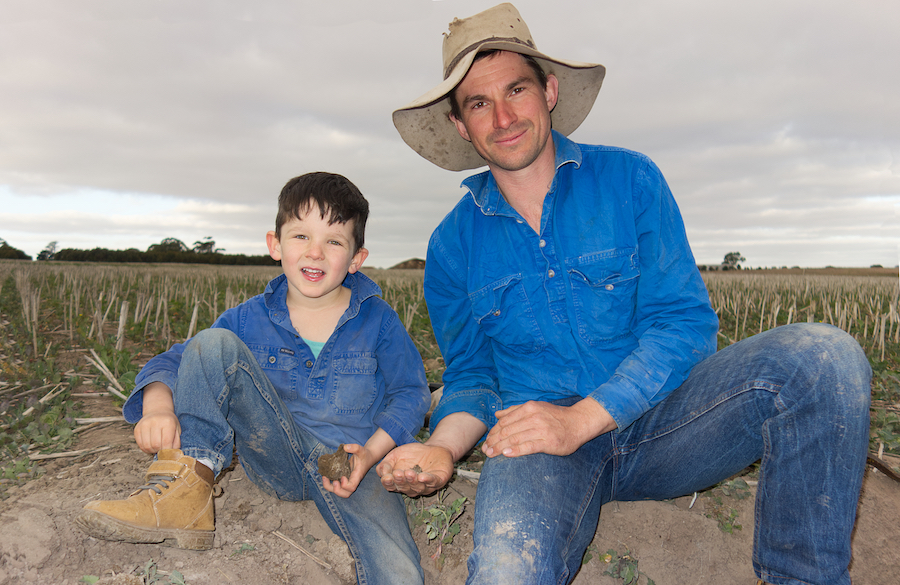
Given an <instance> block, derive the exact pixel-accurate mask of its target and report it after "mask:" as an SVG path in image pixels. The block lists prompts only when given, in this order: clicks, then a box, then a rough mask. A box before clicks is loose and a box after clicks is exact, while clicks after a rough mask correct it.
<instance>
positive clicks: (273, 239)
mask: <svg viewBox="0 0 900 585" xmlns="http://www.w3.org/2000/svg"><path fill="white" fill-rule="evenodd" d="M266 246H268V247H269V256H271V257H272V260H275V261H276V262H280V261H281V242H279V241H278V236H276V235H275V232H272V231H269V232H266Z"/></svg>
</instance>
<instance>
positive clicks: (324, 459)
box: [319, 443, 351, 481]
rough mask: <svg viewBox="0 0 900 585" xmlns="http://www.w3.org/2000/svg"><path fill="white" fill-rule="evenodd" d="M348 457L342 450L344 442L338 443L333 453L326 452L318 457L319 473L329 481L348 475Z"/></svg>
mask: <svg viewBox="0 0 900 585" xmlns="http://www.w3.org/2000/svg"><path fill="white" fill-rule="evenodd" d="M350 471H351V469H350V459H349V458H348V455H347V452H346V451H344V444H343V443H341V444H340V445H338V448H337V451H335V452H334V453H326V454H325V455H322V456H321V457H319V473H320V474H321V475H323V476H324V477H327V478H328V479H330V480H331V481H337V480H339V479H341V478H342V477H350Z"/></svg>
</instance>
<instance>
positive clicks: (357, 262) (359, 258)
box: [347, 248, 369, 274]
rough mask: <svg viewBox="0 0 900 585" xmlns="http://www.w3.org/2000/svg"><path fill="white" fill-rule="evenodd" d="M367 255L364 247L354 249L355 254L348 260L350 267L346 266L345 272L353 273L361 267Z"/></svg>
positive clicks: (367, 252)
mask: <svg viewBox="0 0 900 585" xmlns="http://www.w3.org/2000/svg"><path fill="white" fill-rule="evenodd" d="M368 257H369V251H368V250H366V249H365V248H360V249H359V250H357V251H356V254H354V255H353V260H352V261H351V262H350V267H349V268H347V272H349V273H350V274H353V273H354V272H356V271H357V270H359V269H360V268H362V265H363V262H365V261H366V258H368Z"/></svg>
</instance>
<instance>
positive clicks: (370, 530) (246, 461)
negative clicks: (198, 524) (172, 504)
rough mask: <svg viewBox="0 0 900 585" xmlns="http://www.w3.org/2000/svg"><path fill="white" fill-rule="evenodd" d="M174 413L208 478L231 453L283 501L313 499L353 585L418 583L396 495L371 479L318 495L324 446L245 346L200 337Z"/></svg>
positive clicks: (181, 375) (187, 358)
mask: <svg viewBox="0 0 900 585" xmlns="http://www.w3.org/2000/svg"><path fill="white" fill-rule="evenodd" d="M174 398H175V412H176V414H177V415H178V420H179V422H180V423H181V445H182V451H183V452H184V453H185V455H188V456H190V457H194V458H197V459H200V458H207V459H210V460H212V461H213V464H214V466H215V470H214V471H215V472H216V474H218V473H219V471H221V470H222V469H223V468H224V467H226V466H228V465H229V464H230V463H231V458H232V449H233V447H235V446H236V447H237V453H238V459H239V460H240V462H241V465H242V466H243V467H244V470H245V471H246V472H247V476H248V477H249V478H250V479H251V480H253V482H254V483H255V484H256V485H258V486H259V487H260V488H262V489H263V490H264V491H266V492H268V493H270V494H273V495H275V496H277V497H278V498H279V499H282V500H291V501H299V500H312V501H314V502H315V504H316V507H317V508H318V509H319V512H321V514H322V517H323V518H325V521H326V522H327V523H328V526H329V527H330V528H331V530H333V531H334V533H335V534H337V535H339V536H340V537H341V538H342V539H344V541H345V542H346V543H347V545H348V546H349V548H350V554H352V555H353V559H354V560H355V561H356V573H357V581H358V582H359V583H360V585H383V584H386V583H395V584H397V585H407V584H416V583H422V582H423V581H424V576H423V571H422V567H421V564H420V561H419V551H418V548H417V547H416V544H415V541H414V540H413V538H412V535H411V534H410V531H409V524H408V520H407V516H406V507H405V505H404V503H403V499H402V497H401V496H400V494H396V493H390V492H388V491H386V490H385V489H384V487H383V486H382V485H381V480H380V479H379V477H378V475H377V474H376V473H375V468H374V467H373V468H372V469H370V470H369V473H368V474H367V475H366V476H365V478H364V479H363V481H362V482H361V483H360V485H359V487H358V488H357V489H356V491H355V492H354V493H353V495H351V496H350V497H349V498H341V497H339V496H335V495H334V494H332V493H330V492H328V491H326V490H325V488H324V487H323V486H322V476H321V475H319V471H318V458H319V455H322V454H323V453H329V452H331V451H333V450H334V449H335V447H337V445H330V446H326V445H323V444H322V443H320V442H319V441H317V440H316V439H315V438H314V437H313V436H312V434H310V433H309V432H307V431H305V430H303V429H301V428H300V427H299V426H297V424H296V423H295V422H294V420H293V418H292V417H291V415H290V413H289V412H288V410H287V407H286V406H285V405H284V402H282V400H281V398H280V397H279V396H278V393H277V392H276V391H275V389H274V388H273V387H272V384H271V383H270V382H269V379H268V378H267V377H266V375H265V373H264V372H263V371H262V369H261V368H260V367H259V364H258V363H257V361H256V359H255V358H254V357H253V354H252V353H251V352H250V350H249V349H248V348H247V346H246V345H244V343H243V342H242V341H241V340H240V339H239V338H238V337H237V336H236V335H235V334H234V333H232V332H231V331H228V330H226V329H208V330H206V331H202V332H200V333H198V334H197V335H196V336H195V337H194V339H193V340H192V341H191V343H190V344H189V345H188V346H187V348H186V349H185V351H184V355H183V356H182V361H181V366H180V367H179V369H178V385H177V388H176V389H175V392H174Z"/></svg>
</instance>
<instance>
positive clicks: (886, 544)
mask: <svg viewBox="0 0 900 585" xmlns="http://www.w3.org/2000/svg"><path fill="white" fill-rule="evenodd" d="M108 401H109V399H108V398H97V399H89V400H88V404H86V408H87V409H88V410H90V411H91V412H92V413H94V414H95V415H96V416H102V415H106V414H109V412H110V411H111V410H112V412H115V411H114V409H112V407H111V405H110V404H109V403H108ZM76 448H77V449H89V450H90V449H103V450H100V451H96V452H92V453H86V454H84V455H82V456H80V457H77V458H75V457H67V458H60V459H54V460H48V461H49V462H48V463H46V465H44V469H45V473H44V475H43V476H42V477H41V478H39V479H36V480H33V481H31V482H28V483H27V484H25V485H23V486H21V487H17V488H16V487H14V488H11V489H10V490H9V498H8V499H6V500H4V501H3V502H0V515H2V518H3V520H2V526H3V529H2V531H0V585H12V584H14V583H15V584H18V583H35V584H47V585H63V584H70V585H75V584H76V583H79V582H80V580H81V579H82V577H84V576H86V575H94V576H97V577H101V578H103V579H102V580H101V581H100V583H140V582H150V580H151V579H150V578H149V577H150V576H151V575H153V576H156V577H161V580H159V581H157V582H158V583H177V582H178V580H177V578H178V574H177V573H175V571H177V572H178V573H180V574H181V575H183V578H184V582H185V583H188V584H189V585H213V584H216V585H218V584H221V583H253V584H255V583H265V584H268V583H292V584H295V583H316V585H343V584H347V583H355V576H354V573H353V568H352V565H351V561H350V556H349V554H348V552H347V549H346V546H345V545H344V544H343V543H342V542H341V541H340V539H338V538H337V537H336V536H334V535H333V534H331V532H330V530H329V529H328V527H327V526H326V524H325V522H324V521H323V520H322V518H321V517H320V516H319V514H318V511H317V510H316V509H315V506H314V505H313V504H312V503H310V502H299V503H297V502H281V501H278V500H275V499H273V498H271V497H269V496H267V495H265V494H263V493H262V492H261V491H260V490H259V489H257V488H256V486H254V485H253V484H252V483H251V482H250V481H249V480H248V479H247V477H246V476H245V475H244V473H243V471H242V470H241V469H240V466H238V467H237V468H232V469H229V470H227V471H226V472H224V473H223V474H222V475H220V477H219V480H218V481H219V485H220V486H221V487H222V490H223V494H222V496H221V497H219V498H218V499H217V500H216V515H217V533H216V540H215V544H214V547H213V549H212V550H209V551H205V552H195V551H185V550H179V549H174V548H167V547H161V546H156V545H135V544H126V543H113V542H105V541H99V540H95V539H92V538H89V537H86V536H85V535H84V534H83V533H82V532H80V531H79V530H78V529H77V528H76V527H75V526H74V525H73V523H72V519H73V517H74V516H75V515H76V514H77V513H78V512H79V511H80V510H81V508H82V506H83V505H84V504H85V502H87V501H89V500H92V499H113V498H121V497H125V496H127V495H128V494H129V493H130V492H131V491H132V490H133V489H134V488H135V487H136V486H138V485H140V484H141V482H142V480H143V474H144V472H145V470H146V468H147V465H148V464H149V462H150V457H149V456H147V455H146V454H144V453H142V452H140V451H139V450H138V449H137V448H136V447H135V446H134V442H133V439H132V436H131V427H130V426H129V425H126V424H125V423H112V424H107V425H106V426H104V427H102V428H97V429H94V430H91V431H87V432H85V433H82V436H81V438H80V440H79V444H78V445H77V446H76ZM750 483H751V485H750V487H749V488H744V487H742V488H741V489H740V490H738V489H730V490H729V489H726V490H725V491H724V492H723V491H722V490H717V491H714V492H709V493H706V494H700V495H699V496H698V497H697V498H696V501H695V502H693V507H691V502H692V500H693V498H692V497H685V498H679V499H677V500H673V501H668V502H621V503H611V504H609V505H607V506H606V507H604V509H603V512H602V515H601V518H600V526H599V529H598V531H597V536H596V538H595V540H594V542H593V544H592V545H591V547H590V549H589V551H588V552H589V559H588V560H587V562H586V563H585V565H584V566H583V567H582V570H581V572H580V573H579V574H578V576H577V577H576V579H575V583H576V584H579V585H587V584H589V583H590V584H600V585H613V584H616V583H622V579H620V578H619V579H614V578H613V577H611V576H608V575H604V572H606V571H609V570H611V569H612V568H613V567H615V566H616V563H618V564H619V566H620V567H625V566H626V565H628V564H629V563H631V564H632V565H633V564H634V562H635V559H636V560H637V563H638V564H637V569H638V570H639V571H640V572H641V573H642V574H643V575H644V577H642V578H641V580H640V583H642V584H643V583H646V578H647V577H649V578H651V579H653V580H654V581H655V582H656V583H657V584H658V585H666V584H674V585H684V584H691V583H703V584H708V583H716V584H717V585H729V584H736V585H737V584H751V583H755V580H754V576H753V570H752V567H751V551H752V543H753V497H743V498H741V497H740V496H752V495H754V494H755V487H753V486H752V480H751V482H750ZM476 489H477V486H476V484H475V483H474V482H472V481H470V480H467V479H464V478H459V477H457V478H456V479H455V480H454V481H453V482H452V484H451V485H450V487H449V492H448V494H447V496H446V498H445V502H446V501H453V500H455V499H457V498H459V497H462V496H465V497H467V498H468V499H469V500H470V502H471V501H474V495H475V490H476ZM741 490H743V491H741ZM434 503H435V500H434V498H429V499H420V500H414V501H410V504H409V506H410V516H411V518H414V517H415V516H416V512H417V511H419V510H422V509H424V508H425V507H427V506H430V505H432V504H434ZM898 518H900V484H896V483H894V482H892V481H891V480H889V479H887V478H886V477H885V476H884V475H882V474H880V473H877V472H872V471H869V472H867V474H866V481H865V484H864V491H863V495H862V498H861V500H860V508H859V519H858V521H857V526H856V531H855V536H854V546H853V551H854V561H853V566H852V569H851V575H852V576H853V581H854V583H855V584H857V585H866V584H881V583H892V582H896V579H897V575H900V554H898V553H897V543H898V542H900V522H898V520H897V519H898ZM458 523H459V525H460V527H461V531H460V533H459V534H458V535H457V536H456V537H455V539H454V540H453V542H452V544H448V545H444V546H443V549H442V556H441V557H440V558H439V559H437V560H433V559H432V558H431V556H432V555H433V554H434V552H435V551H436V549H437V544H436V541H430V540H428V538H427V536H426V532H425V528H424V527H423V526H417V527H416V528H415V529H414V534H415V537H416V541H417V542H418V543H419V549H420V551H421V553H422V565H423V567H424V568H425V571H426V582H427V583H429V584H446V585H450V584H453V585H456V584H459V583H463V582H464V581H465V576H466V566H465V560H466V557H467V556H468V554H469V552H470V551H471V548H472V540H471V530H472V505H471V503H470V504H468V505H467V507H466V511H465V513H464V514H463V515H462V516H461V517H460V519H459V520H458ZM738 525H740V528H738ZM727 529H730V530H731V533H728V532H726V531H725V530H727ZM609 550H612V551H615V554H613V555H610V556H608V557H607V556H606V555H607V551H609ZM626 555H627V556H626ZM136 575H137V576H141V575H144V576H145V578H143V579H141V578H138V579H137V580H135V579H134V577H135V576H136Z"/></svg>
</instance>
